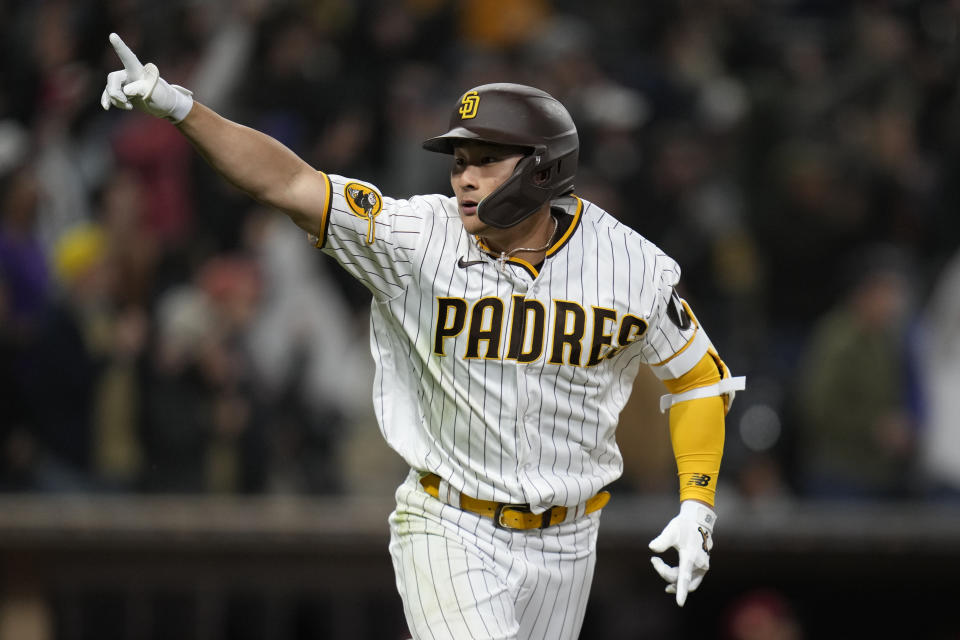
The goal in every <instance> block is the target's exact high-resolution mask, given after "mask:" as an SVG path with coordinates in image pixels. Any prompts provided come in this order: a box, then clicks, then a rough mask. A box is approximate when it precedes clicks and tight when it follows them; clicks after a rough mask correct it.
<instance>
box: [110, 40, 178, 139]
mask: <svg viewBox="0 0 960 640" xmlns="http://www.w3.org/2000/svg"><path fill="white" fill-rule="evenodd" d="M110 44H112V45H113V48H114V49H115V50H116V52H117V56H119V58H120V62H122V63H123V69H121V70H120V71H113V72H111V73H109V74H108V75H107V88H106V89H104V90H103V94H102V95H101V96H100V105H101V106H103V108H104V110H107V109H109V108H110V107H111V106H113V107H116V108H118V109H124V110H127V111H129V110H130V109H133V108H134V107H136V108H138V109H140V110H141V111H144V112H146V113H149V114H150V115H152V116H156V117H158V118H166V119H167V120H170V121H171V122H173V123H174V124H176V123H178V122H180V121H181V120H183V119H184V118H186V117H187V114H188V113H190V109H191V108H192V107H193V93H191V92H190V91H189V90H187V89H184V88H183V87H181V86H179V85H175V84H173V85H172V84H168V83H167V81H166V80H164V79H163V78H161V77H160V71H159V70H158V69H157V65H155V64H153V63H152V62H148V63H147V64H145V65H144V64H140V60H138V59H137V56H136V54H134V53H133V51H131V50H130V47H128V46H127V45H126V44H124V42H123V40H121V39H120V36H118V35H117V34H115V33H111V34H110Z"/></svg>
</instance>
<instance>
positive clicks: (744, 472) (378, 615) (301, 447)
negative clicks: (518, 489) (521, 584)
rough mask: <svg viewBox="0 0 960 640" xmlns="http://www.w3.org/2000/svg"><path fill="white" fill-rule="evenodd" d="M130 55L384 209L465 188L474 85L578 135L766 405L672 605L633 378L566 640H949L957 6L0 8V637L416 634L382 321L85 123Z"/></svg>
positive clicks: (956, 467)
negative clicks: (375, 333) (514, 95)
mask: <svg viewBox="0 0 960 640" xmlns="http://www.w3.org/2000/svg"><path fill="white" fill-rule="evenodd" d="M111 31H116V32H118V33H120V34H121V35H122V36H123V38H124V39H125V41H126V42H127V43H128V44H129V45H130V46H131V47H132V48H133V49H134V51H136V52H137V53H138V54H139V55H140V57H141V59H143V60H144V61H147V60H149V61H154V62H156V63H157V64H158V66H159V67H160V69H161V71H162V73H163V74H164V76H165V77H166V78H167V79H169V80H170V81H171V82H176V83H179V84H182V85H184V86H187V87H190V88H191V89H193V90H194V92H195V95H196V97H197V98H198V99H199V100H201V101H202V102H204V103H206V104H209V105H211V106H213V107H214V108H216V109H218V110H219V111H221V112H222V113H224V114H225V115H227V116H228V117H231V118H233V119H236V120H238V121H240V122H242V123H245V124H248V125H250V126H253V127H255V128H258V129H261V130H264V131H266V132H268V133H270V134H271V135H274V136H275V137H277V138H279V139H280V140H282V141H283V142H284V143H286V144H287V145H289V146H290V147H292V148H293V149H295V150H296V151H297V152H299V153H300V154H301V155H303V156H304V157H305V158H306V159H308V161H310V162H311V163H312V164H314V165H315V166H317V167H318V168H321V169H324V170H327V171H330V172H335V173H340V174H343V175H349V176H356V177H362V178H365V179H368V180H370V181H372V182H374V183H375V184H378V185H379V186H380V187H381V188H382V190H383V192H384V193H386V194H388V195H392V196H396V197H403V196H406V195H410V194H413V193H422V192H438V191H439V192H444V193H445V192H447V190H448V184H447V181H446V174H447V171H448V169H447V166H446V164H445V162H444V159H443V158H440V157H435V155H434V154H427V153H424V152H422V151H421V150H420V141H421V140H422V139H424V138H426V137H428V136H429V135H432V134H435V133H436V131H438V130H440V128H442V126H443V125H444V124H445V123H446V118H447V115H448V111H449V108H450V105H451V104H452V103H453V101H454V100H455V99H456V98H457V97H458V96H459V95H460V93H461V92H462V91H463V90H465V89H466V88H469V87H471V86H474V85H477V84H480V83H483V82H488V81H497V80H506V81H515V82H523V83H527V84H534V85H536V86H539V87H542V88H543V89H545V90H547V91H549V92H551V93H552V94H553V95H555V96H556V97H558V98H559V99H561V100H562V101H563V102H564V103H565V104H566V105H567V106H568V108H569V109H570V110H571V112H572V113H573V115H574V118H575V120H576V121H577V123H578V127H579V129H580V133H581V142H582V146H581V160H580V162H581V170H580V174H579V178H578V182H577V191H578V193H580V195H582V196H583V197H585V198H587V199H590V200H592V201H594V202H597V203H598V204H600V205H601V206H603V207H604V208H606V209H608V210H609V211H611V212H613V213H614V214H616V215H617V216H618V217H620V218H621V219H622V220H623V221H624V222H626V223H628V224H630V225H631V226H633V227H635V228H636V229H638V230H639V231H640V232H641V233H643V234H644V235H646V236H647V237H649V238H650V239H652V240H653V241H654V242H656V243H657V244H658V245H660V246H661V247H662V248H663V249H664V250H665V251H667V252H668V253H669V254H671V255H673V256H674V257H675V258H677V259H678V261H679V262H680V263H681V265H683V267H684V281H683V287H684V290H683V295H684V296H685V297H687V298H688V299H690V300H691V301H692V303H693V305H694V308H695V309H697V312H698V315H699V316H700V317H701V319H702V320H703V321H704V323H705V324H706V325H707V326H709V327H710V328H711V336H712V338H713V339H714V341H715V343H716V344H718V345H720V346H721V349H722V353H723V355H724V358H725V360H726V361H727V362H728V364H729V365H730V366H731V369H732V370H733V371H734V372H736V373H737V374H745V375H747V376H748V381H749V390H748V391H747V392H745V393H743V394H741V395H740V396H739V397H738V399H737V402H736V403H735V405H734V408H733V411H732V412H731V414H730V416H729V417H728V433H727V449H726V454H725V459H724V469H723V477H722V480H721V487H720V491H719V498H718V507H719V512H720V523H719V527H718V529H717V553H716V554H715V558H714V566H713V568H712V570H711V573H710V575H709V576H708V578H707V580H706V581H705V583H704V585H703V587H702V588H701V590H700V591H699V592H698V593H696V594H694V596H693V597H691V599H690V601H689V602H688V604H687V606H686V607H685V608H684V609H683V610H676V608H675V606H674V605H673V604H672V599H671V598H670V597H669V596H666V595H665V594H663V593H662V592H661V586H660V584H659V580H658V579H656V576H655V574H654V572H653V571H652V569H651V568H650V567H649V563H648V560H647V557H648V553H647V551H646V542H647V541H648V540H649V539H651V538H652V537H653V536H654V535H655V534H656V533H657V532H658V531H659V529H660V528H661V527H662V525H663V523H664V522H666V521H667V519H668V518H669V517H670V515H671V514H672V512H673V510H674V508H675V503H674V500H675V499H674V496H675V486H674V483H675V481H674V480H673V470H672V468H671V466H672V460H671V457H670V453H669V444H668V441H667V438H666V431H665V423H664V420H663V417H662V416H660V415H659V414H657V413H656V411H655V409H654V408H653V407H655V405H656V402H655V400H656V397H657V396H658V394H659V393H660V390H659V388H658V386H659V385H658V383H656V382H655V381H654V380H652V379H649V378H648V377H646V376H641V378H640V379H639V380H638V381H637V384H636V387H635V392H634V396H633V399H632V401H631V404H630V405H629V406H628V408H627V410H626V411H625V412H624V417H623V420H622V423H621V428H620V430H619V435H620V442H621V446H622V448H623V451H624V456H625V459H626V472H625V475H624V478H623V479H622V480H621V481H620V482H618V483H617V485H616V486H615V487H613V488H614V490H615V498H614V501H613V502H612V503H611V506H610V507H609V508H608V509H607V511H606V513H605V516H604V528H603V532H602V534H601V537H600V543H599V544H600V551H599V553H600V558H599V567H598V570H597V575H596V579H595V583H594V589H593V596H592V599H591V605H590V608H589V610H588V614H587V620H586V623H585V628H584V633H583V637H584V638H682V637H696V638H712V637H717V638H737V639H746V638H765V639H774V638H793V639H796V638H827V637H863V636H867V635H870V636H876V637H917V638H920V637H924V638H956V637H958V636H960V623H958V622H957V621H956V616H954V615H953V612H952V609H951V605H952V603H953V600H954V597H955V595H956V586H955V585H954V584H953V571H954V570H955V569H957V568H960V551H958V548H960V544H958V543H960V509H958V504H960V451H958V450H957V448H958V446H957V445H956V444H954V442H955V441H956V440H957V439H960V436H958V435H954V434H953V432H955V431H957V429H956V428H955V423H956V418H955V417H954V416H956V415H958V412H957V411H955V410H954V409H958V410H960V406H958V405H960V394H958V393H957V390H960V357H957V356H958V355H960V354H958V353H957V347H958V344H960V331H958V328H960V262H958V260H960V253H958V249H960V247H958V242H957V240H958V238H960V216H958V186H957V185H958V184H960V181H958V179H957V178H958V163H960V94H958V90H957V88H958V71H960V4H958V3H957V2H955V1H953V0H938V1H935V0H930V1H920V0H917V1H908V0H901V1H897V0H887V1H883V0H872V1H867V0H859V1H850V2H835V1H828V0H820V1H816V0H809V1H803V0H703V1H701V2H681V1H674V2H666V1H659V2H658V1H651V2H642V3H640V2H633V1H628V0H598V1H596V2H591V3H582V2H576V1H573V0H553V1H550V0H460V1H449V0H394V1H388V0H316V1H314V2H307V1H303V2H293V1H273V2H272V1H269V0H245V1H241V2H227V1H225V0H224V1H221V2H216V1H212V0H211V1H202V0H194V1H185V0H179V1H175V2H166V3H160V2H155V3H150V2H145V1H138V0H112V1H100V2H95V1H87V2H84V1H79V0H78V1H73V2H71V1H65V0H43V1H41V2H25V1H17V0H3V1H0V50H2V54H0V61H2V62H0V198H2V199H0V389H2V392H0V489H2V494H0V570H2V573H0V580H2V582H0V640H8V639H10V640H46V639H52V638H57V639H64V640H69V639H74V638H83V639H86V638H98V639H101V638H130V639H138V640H139V639H141V638H143V639H150V638H158V639H159V638H168V637H170V638H174V637H175V638H205V639H218V638H223V639H230V640H233V639H245V638H250V639H254V638H264V639H278V640H279V639H297V640H299V639H300V638H308V637H329V638H401V637H405V636H404V629H403V621H402V613H401V611H400V607H399V597H398V596H397V595H396V591H395V588H394V585H393V577H392V573H391V569H390V562H389V556H388V555H387V552H386V540H387V531H386V515H387V513H388V512H389V510H390V498H391V496H392V491H393V488H394V486H395V485H396V484H397V482H398V481H399V479H400V478H401V477H402V475H403V472H404V470H403V468H402V465H401V464H400V462H399V460H398V459H397V458H396V456H394V455H393V454H391V453H390V452H389V451H388V450H387V449H386V447H385V445H384V444H383V443H382V441H381V440H380V438H379V434H378V432H377V430H376V425H375V423H374V421H373V417H372V413H371V409H370V406H369V405H370V402H369V397H370V379H371V376H372V361H371V359H370V356H369V353H368V347H367V335H366V332H367V319H366V310H365V307H366V299H367V298H366V294H365V292H363V291H362V290H360V289H359V288H358V287H357V285H355V284H354V283H352V282H350V281H348V280H347V279H346V278H345V277H344V276H343V275H342V274H340V273H339V272H338V271H336V269H335V267H334V266H333V265H332V263H330V262H328V261H326V260H324V259H323V257H322V256H320V255H319V254H318V253H316V252H313V251H311V250H310V249H309V247H308V245H307V243H306V242H305V240H304V238H303V237H302V234H301V233H299V232H298V231H297V230H296V229H295V228H294V227H293V225H291V224H290V223H289V222H287V221H286V220H285V219H284V218H282V216H279V215H277V214H276V213H274V212H269V211H264V210H262V208H260V207H258V206H257V205H256V204H255V203H252V202H250V201H249V200H247V199H246V198H245V197H244V196H242V195H240V194H238V193H237V192H236V191H235V190H233V189H232V188H230V187H229V186H226V185H225V184H223V183H222V182H221V181H220V180H219V179H218V178H217V177H216V176H215V175H213V174H212V172H211V171H210V170H209V169H208V168H207V167H206V166H205V165H204V164H203V163H202V161H201V160H200V159H199V157H198V156H197V155H196V154H195V153H194V152H193V150H192V149H191V148H190V147H189V145H188V143H186V142H185V141H184V140H183V139H181V138H180V137H179V136H178V135H177V134H176V132H175V131H174V129H173V128H172V127H171V126H170V125H169V124H167V123H166V122H162V121H154V120H151V119H149V118H147V117H145V116H141V115H138V114H131V113H117V112H113V111H111V112H109V113H104V112H103V111H102V110H101V109H100V107H99V95H100V91H101V90H102V86H103V82H104V78H105V76H106V73H107V72H109V71H111V70H113V69H114V68H115V67H116V64H117V63H116V60H115V59H114V56H113V52H112V51H111V50H110V48H109V47H108V46H107V39H106V36H107V34H109V33H110V32H111ZM954 396H957V397H956V398H955V397H954Z"/></svg>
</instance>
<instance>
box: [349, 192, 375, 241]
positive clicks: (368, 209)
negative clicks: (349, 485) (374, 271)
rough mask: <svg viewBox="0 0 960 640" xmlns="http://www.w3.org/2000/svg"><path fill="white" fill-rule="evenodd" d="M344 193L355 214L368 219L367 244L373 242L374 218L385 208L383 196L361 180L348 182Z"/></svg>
mask: <svg viewBox="0 0 960 640" xmlns="http://www.w3.org/2000/svg"><path fill="white" fill-rule="evenodd" d="M343 195H344V197H346V199H347V206H348V207H350V211H351V212H352V213H353V215H355V216H357V217H358V218H364V219H365V220H366V221H367V244H373V240H374V231H375V225H374V222H373V219H374V218H376V217H377V216H378V215H380V211H381V209H383V198H381V197H380V194H379V193H377V192H376V191H374V190H373V189H371V188H370V187H368V186H367V185H365V184H360V183H359V182H348V183H347V185H346V186H345V187H344V189H343Z"/></svg>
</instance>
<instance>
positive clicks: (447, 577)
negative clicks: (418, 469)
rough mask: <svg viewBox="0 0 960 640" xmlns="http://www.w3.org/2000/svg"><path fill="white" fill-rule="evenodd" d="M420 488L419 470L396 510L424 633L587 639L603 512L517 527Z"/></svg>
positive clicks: (401, 577) (404, 575) (416, 628)
mask: <svg viewBox="0 0 960 640" xmlns="http://www.w3.org/2000/svg"><path fill="white" fill-rule="evenodd" d="M417 487H418V483H417V475H416V474H413V473H412V474H411V475H410V477H409V478H408V479H407V481H406V482H405V483H404V484H403V485H401V487H400V488H399V489H398V491H397V509H396V510H395V511H394V513H393V514H391V516H390V526H391V538H390V554H391V557H392V559H393V563H394V568H395V572H396V576H397V585H398V588H399V591H400V593H401V595H402V596H403V605H404V612H405V614H406V617H407V620H408V622H409V623H410V625H411V628H410V632H411V633H412V634H413V637H414V638H415V639H418V640H419V639H425V638H429V639H432V640H449V639H457V640H466V639H474V640H488V639H494V638H496V639H504V640H507V639H509V640H517V639H521V638H522V639H524V640H547V639H550V640H554V639H557V640H573V639H575V638H577V637H579V635H580V628H581V626H582V624H583V617H584V614H585V612H586V606H587V600H588V597H589V592H590V583H591V581H592V578H593V571H594V566H595V548H596V540H597V529H598V524H599V514H593V515H591V516H588V517H586V518H582V519H580V520H578V521H576V522H573V523H569V524H564V525H560V526H555V527H550V528H549V529H544V530H541V531H530V532H508V531H504V530H500V529H496V528H495V527H494V526H493V522H492V521H491V520H490V519H488V518H482V517H479V516H475V515H473V514H470V513H467V512H463V511H459V510H457V509H454V508H452V507H450V506H448V505H445V504H443V503H442V502H439V501H438V500H435V499H434V498H432V497H430V496H428V495H427V494H426V493H424V492H423V491H420V490H418V488H417Z"/></svg>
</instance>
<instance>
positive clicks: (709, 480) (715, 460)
mask: <svg viewBox="0 0 960 640" xmlns="http://www.w3.org/2000/svg"><path fill="white" fill-rule="evenodd" d="M718 360H719V358H716V357H715V356H714V355H713V354H711V353H707V354H706V355H704V356H703V358H702V359H701V360H700V362H698V363H697V364H696V365H695V366H694V367H693V368H692V369H691V370H690V371H688V372H687V373H685V374H683V375H682V376H680V377H679V378H675V379H673V380H665V381H664V385H666V387H667V389H669V391H670V393H682V392H684V391H687V390H689V389H695V388H697V387H702V386H706V385H710V384H715V383H717V382H719V381H720V379H721V370H722V369H721V365H719V364H718ZM724 369H725V368H724ZM726 375H729V374H726ZM725 415H726V407H725V400H724V397H721V396H712V397H709V398H697V399H695V400H687V401H685V402H679V403H677V404H675V405H674V406H673V407H671V408H670V441H671V443H672V444H673V455H674V457H675V458H676V460H677V476H678V477H679V480H680V499H681V500H687V499H695V500H702V501H703V502H706V503H707V504H709V505H710V506H713V503H714V495H715V493H716V488H717V476H718V475H719V473H720V459H721V458H722V456H723V441H724V430H725V429H724V417H725Z"/></svg>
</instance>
